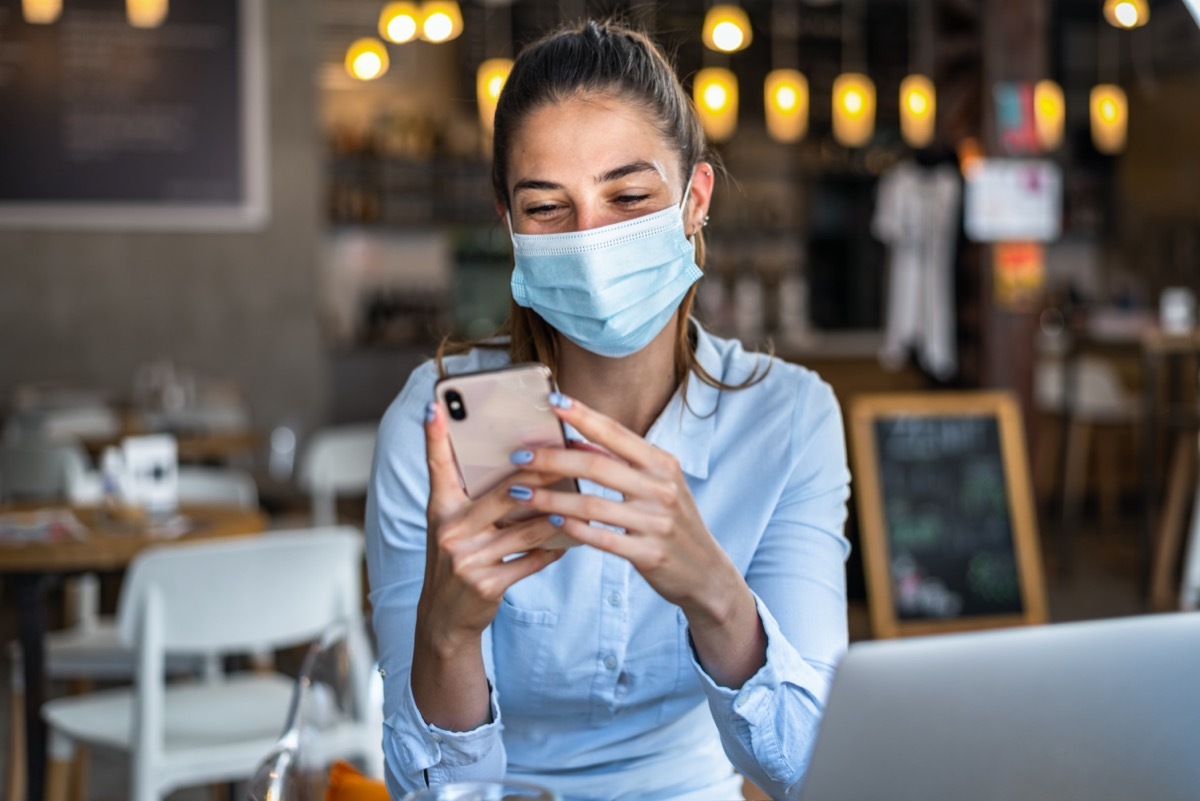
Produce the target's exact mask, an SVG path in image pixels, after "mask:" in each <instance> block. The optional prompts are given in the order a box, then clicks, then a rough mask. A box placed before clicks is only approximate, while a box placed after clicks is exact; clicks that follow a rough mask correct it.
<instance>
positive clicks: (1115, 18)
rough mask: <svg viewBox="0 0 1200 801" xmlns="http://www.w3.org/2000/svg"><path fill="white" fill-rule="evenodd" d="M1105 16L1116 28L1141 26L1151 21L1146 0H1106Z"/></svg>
mask: <svg viewBox="0 0 1200 801" xmlns="http://www.w3.org/2000/svg"><path fill="white" fill-rule="evenodd" d="M1104 18H1105V19H1106V20H1108V24H1109V25H1112V26H1113V27H1114V28H1126V29H1132V28H1140V27H1142V26H1143V25H1145V24H1146V23H1147V22H1149V21H1150V5H1149V4H1148V3H1147V2H1146V0H1105V2H1104Z"/></svg>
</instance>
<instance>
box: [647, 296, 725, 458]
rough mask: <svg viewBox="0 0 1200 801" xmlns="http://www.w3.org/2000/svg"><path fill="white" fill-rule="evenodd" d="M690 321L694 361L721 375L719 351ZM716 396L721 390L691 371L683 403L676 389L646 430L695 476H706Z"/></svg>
mask: <svg viewBox="0 0 1200 801" xmlns="http://www.w3.org/2000/svg"><path fill="white" fill-rule="evenodd" d="M690 323H691V325H692V327H693V329H694V330H695V332H696V363H697V364H699V365H700V366H701V367H702V368H704V371H705V372H706V373H708V374H709V375H710V376H712V377H713V378H716V379H718V380H719V379H721V378H722V373H723V372H724V371H723V369H722V364H721V354H720V353H718V352H717V348H716V345H714V344H713V341H712V337H711V336H709V334H708V332H707V331H705V330H704V329H703V328H702V327H701V326H700V323H698V322H697V321H696V320H695V319H694V318H693V319H692V320H691V321H690ZM720 399H721V390H720V389H719V388H717V387H714V386H711V385H709V384H706V383H704V382H703V381H701V380H700V377H699V376H698V375H697V374H696V373H695V372H694V371H693V373H692V374H691V375H690V376H689V377H688V383H687V403H686V404H685V403H684V399H683V393H682V391H681V390H676V391H675V394H674V395H672V396H671V401H670V403H668V404H667V407H666V408H665V409H663V412H662V414H660V415H659V416H658V419H657V420H655V421H654V425H652V426H651V427H650V430H649V431H648V432H646V440H647V441H648V442H649V443H650V444H652V445H655V446H657V447H659V448H662V449H663V450H664V451H667V452H668V453H671V454H674V456H675V458H677V459H678V460H679V466H680V467H681V468H682V469H683V472H685V473H687V474H688V475H690V476H693V477H695V478H708V458H709V451H710V449H711V448H712V440H713V437H712V433H713V428H714V427H715V426H716V420H717V406H718V404H719V403H720Z"/></svg>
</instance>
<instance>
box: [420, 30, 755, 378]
mask: <svg viewBox="0 0 1200 801" xmlns="http://www.w3.org/2000/svg"><path fill="white" fill-rule="evenodd" d="M581 94H582V95H586V94H602V95H608V96H611V97H614V98H619V99H621V100H625V101H627V102H630V103H633V104H635V105H637V106H638V107H640V108H642V109H643V110H644V111H645V112H646V113H647V115H648V116H649V118H650V119H651V120H652V121H653V122H654V123H655V124H656V125H657V127H658V131H659V133H660V134H661V135H662V137H663V139H665V140H666V141H667V142H669V143H670V144H671V145H672V147H673V148H674V150H675V153H676V154H677V156H678V158H679V168H680V174H681V175H683V176H690V175H691V174H692V170H693V169H695V166H696V165H697V164H698V163H699V162H701V161H704V160H706V159H708V158H711V156H710V154H709V152H708V144H707V142H706V141H705V138H704V129H703V127H702V126H701V124H700V119H699V117H698V116H697V115H696V111H695V108H694V107H693V106H692V101H691V99H690V98H689V97H688V95H687V92H686V91H684V88H683V86H682V84H680V82H679V79H678V78H677V77H676V75H675V69H674V67H673V66H672V64H671V62H670V61H669V60H668V58H667V57H666V55H665V54H664V53H663V52H662V50H660V49H659V47H658V46H657V45H656V44H655V43H654V42H653V41H652V40H651V39H650V38H649V37H648V36H646V35H645V34H643V33H640V32H638V31H635V30H633V29H631V28H628V27H626V26H624V25H622V24H620V23H617V22H613V21H603V22H597V21H594V20H589V21H587V22H583V23H581V24H576V25H570V26H566V27H563V28H560V29H559V30H557V31H554V32H552V33H550V34H548V35H547V36H545V37H543V38H542V39H540V40H539V41H537V42H534V43H533V44H531V45H530V46H528V47H526V48H525V49H524V50H522V51H521V53H520V55H518V56H517V58H516V61H515V62H514V63H513V67H512V71H511V72H510V73H509V75H508V79H507V81H505V84H504V89H503V91H502V92H501V93H500V99H499V102H498V104H497V106H496V119H495V130H494V133H493V137H492V190H493V192H495V196H496V200H497V201H498V202H499V203H500V204H501V205H503V206H504V208H510V198H509V196H508V156H509V149H510V147H511V142H512V137H513V134H514V133H515V132H516V130H517V129H518V127H519V126H520V125H521V123H522V122H523V121H524V120H525V119H526V118H527V117H528V116H529V115H530V114H531V113H532V112H533V111H535V110H537V109H539V108H541V107H543V106H545V105H547V104H551V103H559V102H562V101H564V100H567V99H568V98H571V97H576V96H578V95H581ZM693 242H694V244H695V251H696V264H697V266H699V267H700V268H701V269H704V261H705V247H704V236H703V234H702V233H701V232H700V231H697V232H696V233H695V234H694V235H693ZM695 297H696V287H695V285H693V286H692V288H691V289H690V290H688V292H687V294H686V295H685V296H684V298H683V300H682V301H681V302H680V305H679V316H678V325H677V328H676V335H675V380H676V383H677V384H678V385H680V386H682V387H683V388H684V392H685V396H686V390H687V380H688V376H689V375H690V373H692V372H693V371H694V372H695V373H696V375H697V376H698V377H699V378H700V380H701V381H703V382H704V383H706V384H709V385H711V386H714V387H719V388H722V389H741V388H743V387H747V386H750V385H752V384H755V383H757V382H758V381H760V380H762V378H763V376H765V375H766V371H763V372H761V373H760V372H759V371H758V370H757V369H756V370H755V372H754V373H753V374H752V375H751V376H750V378H749V379H747V380H746V381H744V382H742V383H741V384H737V385H728V384H725V383H724V382H722V381H720V380H719V379H717V378H716V377H714V376H712V375H709V374H708V372H707V371H706V370H705V369H704V368H703V367H702V366H701V365H700V364H699V363H698V362H697V361H696V353H695V343H694V342H692V340H691V337H690V335H689V327H688V320H689V318H690V316H691V311H692V306H693V303H694V301H695ZM500 333H501V334H507V335H508V337H509V341H508V343H497V342H492V343H487V342H480V343H471V344H466V345H464V344H449V343H446V342H443V343H442V347H440V348H439V349H438V366H439V368H441V367H442V357H443V356H444V355H445V354H446V353H455V352H461V351H464V350H466V349H469V348H470V347H473V346H475V347H492V348H506V349H507V350H508V352H509V357H510V358H511V360H512V362H513V363H516V362H541V363H542V364H545V365H546V366H548V367H549V368H550V370H551V372H552V373H553V374H554V375H555V376H557V374H558V356H559V353H558V344H557V341H556V339H555V336H554V333H555V332H554V329H553V328H551V326H550V325H549V324H548V323H546V321H545V320H543V319H542V318H541V317H540V316H539V315H538V314H537V313H536V312H534V311H533V310H532V309H527V308H525V307H523V306H519V305H517V303H516V302H515V301H514V302H513V303H512V306H511V308H510V311H509V316H508V320H507V321H506V322H505V324H504V326H503V327H502V328H501V330H500ZM767 369H768V370H769V369H770V368H769V366H768V367H767Z"/></svg>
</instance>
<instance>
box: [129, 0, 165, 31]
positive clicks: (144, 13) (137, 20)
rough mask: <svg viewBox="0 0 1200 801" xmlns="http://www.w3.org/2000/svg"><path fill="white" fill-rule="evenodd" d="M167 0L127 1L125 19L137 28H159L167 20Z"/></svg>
mask: <svg viewBox="0 0 1200 801" xmlns="http://www.w3.org/2000/svg"><path fill="white" fill-rule="evenodd" d="M167 10H168V2H167V0H125V17H126V18H127V19H128V20H129V24H130V25H132V26H133V27H135V28H157V27H158V26H159V25H162V24H163V22H164V21H165V20H166V18H167Z"/></svg>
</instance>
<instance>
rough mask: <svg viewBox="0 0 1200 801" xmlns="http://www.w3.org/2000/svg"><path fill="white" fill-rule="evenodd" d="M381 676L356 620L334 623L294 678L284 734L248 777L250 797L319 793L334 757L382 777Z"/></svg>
mask: <svg viewBox="0 0 1200 801" xmlns="http://www.w3.org/2000/svg"><path fill="white" fill-rule="evenodd" d="M382 731H383V679H382V678H381V677H380V675H379V671H378V663H377V662H376V661H375V657H374V649H373V648H372V646H371V641H370V638H369V637H368V636H367V633H366V631H365V630H364V627H363V626H350V625H345V624H338V625H337V626H335V627H333V628H332V629H330V630H329V631H328V632H326V635H325V637H323V638H322V640H321V642H319V643H313V645H312V646H310V647H309V650H308V653H307V654H306V655H305V659H304V664H303V665H302V667H301V669H300V672H299V674H298V675H297V676H296V684H295V687H294V688H293V690H292V701H291V706H290V708H289V711H288V717H287V723H286V725H285V727H284V731H283V734H282V735H281V736H280V738H279V741H278V742H277V743H276V745H275V748H274V749H273V750H272V751H271V753H270V754H268V755H266V757H265V758H264V759H263V760H262V761H261V762H260V763H259V766H258V770H257V771H256V772H255V774H254V778H253V779H251V780H250V786H249V792H248V794H247V795H248V798H249V801H309V799H319V798H325V797H326V796H327V793H328V790H329V778H330V769H331V768H332V767H333V764H334V762H335V761H338V760H349V761H353V762H356V763H358V764H357V766H356V767H357V768H358V769H359V770H360V771H361V772H362V773H364V774H365V775H366V776H369V777H372V778H375V779H378V780H380V781H382V780H383V749H382V745H381V742H380V740H381V737H382Z"/></svg>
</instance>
